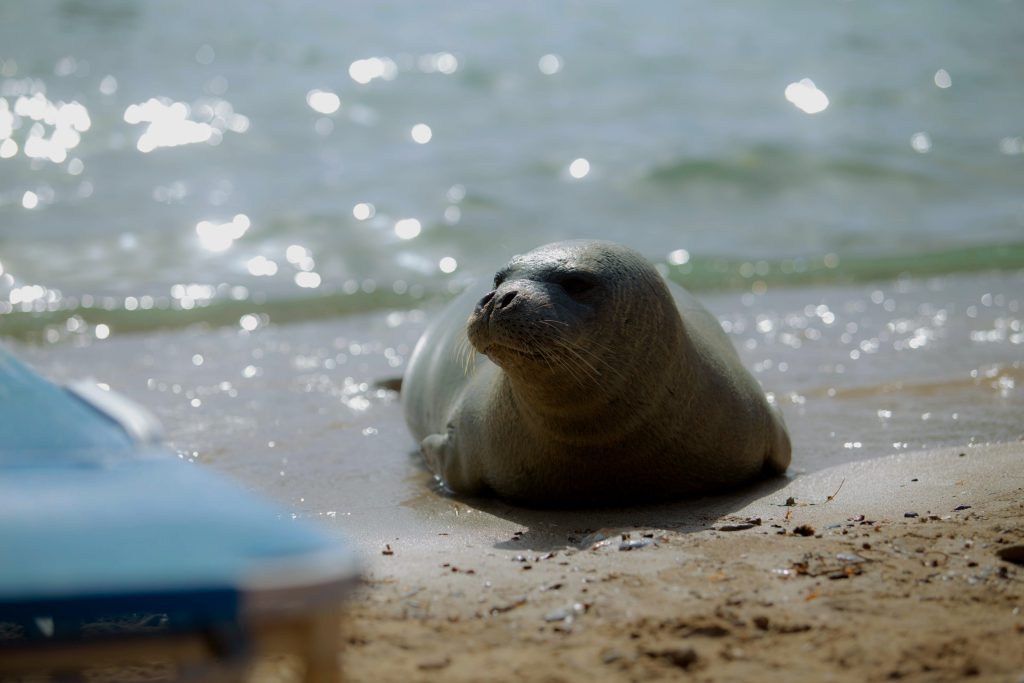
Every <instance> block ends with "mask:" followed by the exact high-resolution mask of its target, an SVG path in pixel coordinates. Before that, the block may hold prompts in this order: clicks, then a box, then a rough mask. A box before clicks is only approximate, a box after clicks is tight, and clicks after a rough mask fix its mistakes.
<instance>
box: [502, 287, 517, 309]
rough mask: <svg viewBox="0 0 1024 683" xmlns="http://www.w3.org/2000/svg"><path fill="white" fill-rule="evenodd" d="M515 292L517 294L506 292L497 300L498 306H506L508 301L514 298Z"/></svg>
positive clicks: (510, 301)
mask: <svg viewBox="0 0 1024 683" xmlns="http://www.w3.org/2000/svg"><path fill="white" fill-rule="evenodd" d="M517 294H519V292H516V291H512V292H508V293H507V294H506V295H505V296H503V297H501V301H499V302H498V308H505V307H506V306H508V305H509V304H510V303H512V300H513V299H515V298H516V295H517Z"/></svg>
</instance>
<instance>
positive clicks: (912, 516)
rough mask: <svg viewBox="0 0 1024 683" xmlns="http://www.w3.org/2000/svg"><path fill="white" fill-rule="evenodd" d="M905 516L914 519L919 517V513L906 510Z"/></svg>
mask: <svg viewBox="0 0 1024 683" xmlns="http://www.w3.org/2000/svg"><path fill="white" fill-rule="evenodd" d="M903 516H904V517H907V518H910V519H913V518H914V517H917V516H918V514H917V513H916V512H904V513H903Z"/></svg>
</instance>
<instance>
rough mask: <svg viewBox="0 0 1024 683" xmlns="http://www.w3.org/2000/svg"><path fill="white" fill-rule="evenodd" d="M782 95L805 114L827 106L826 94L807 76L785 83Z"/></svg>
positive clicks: (818, 110)
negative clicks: (794, 81)
mask: <svg viewBox="0 0 1024 683" xmlns="http://www.w3.org/2000/svg"><path fill="white" fill-rule="evenodd" d="M784 95H785V96H786V99H787V100H789V102H791V103H792V104H793V106H795V107H796V108H797V109H799V110H800V111H802V112H804V113H805V114H818V113H820V112H823V111H825V110H826V109H827V108H828V96H827V95H826V94H825V93H824V92H822V91H821V90H819V89H818V86H816V85H814V81H812V80H811V79H809V78H802V79H800V80H799V81H797V82H796V83H790V84H789V85H787V86H786V90H785V92H784Z"/></svg>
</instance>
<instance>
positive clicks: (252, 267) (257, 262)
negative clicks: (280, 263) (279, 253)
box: [245, 256, 277, 277]
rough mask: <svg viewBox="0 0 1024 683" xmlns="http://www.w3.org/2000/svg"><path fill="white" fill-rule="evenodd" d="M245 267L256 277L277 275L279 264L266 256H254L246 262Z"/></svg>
mask: <svg viewBox="0 0 1024 683" xmlns="http://www.w3.org/2000/svg"><path fill="white" fill-rule="evenodd" d="M245 267H246V269H247V270H248V271H249V274H250V275H254V276H256V277H270V276H272V275H277V264H276V263H275V262H273V261H271V260H270V259H268V258H267V257H266V256H254V257H252V258H251V259H249V260H248V261H246V262H245Z"/></svg>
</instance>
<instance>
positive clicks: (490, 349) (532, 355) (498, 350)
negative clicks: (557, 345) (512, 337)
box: [483, 343, 544, 361]
mask: <svg viewBox="0 0 1024 683" xmlns="http://www.w3.org/2000/svg"><path fill="white" fill-rule="evenodd" d="M483 353H484V355H485V356H488V357H490V356H498V357H499V358H501V357H507V356H515V357H518V358H524V359H526V360H530V361H542V360H544V355H543V354H540V353H536V352H534V351H527V350H525V349H517V348H515V347H514V346H508V345H506V344H498V343H491V344H488V345H487V347H486V348H485V349H484V350H483Z"/></svg>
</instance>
